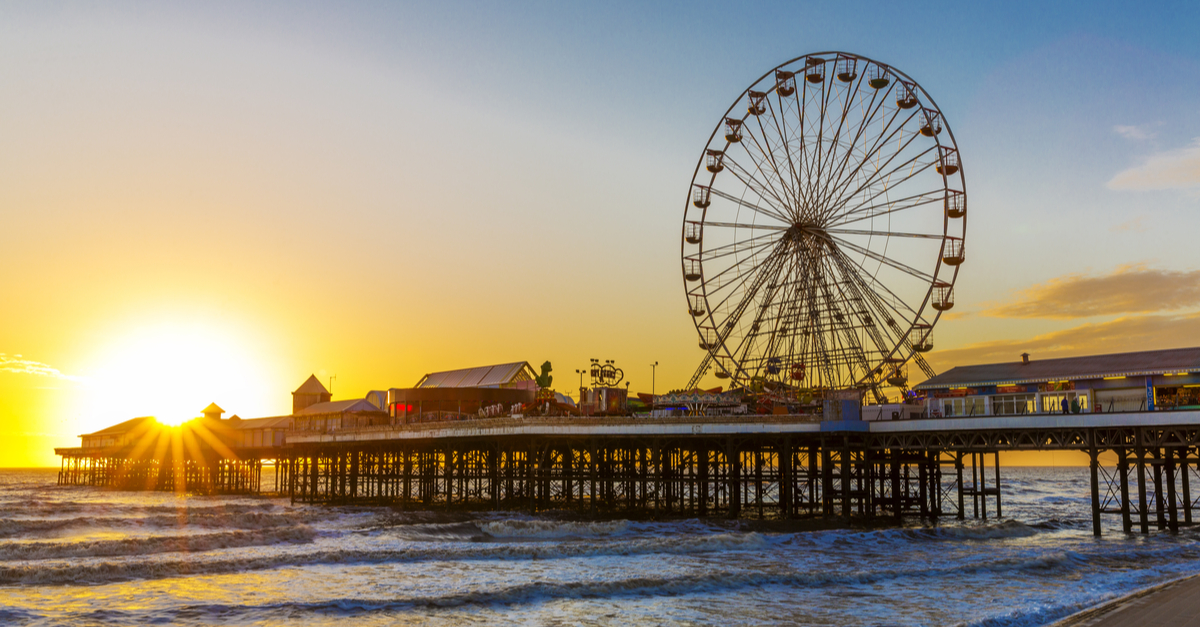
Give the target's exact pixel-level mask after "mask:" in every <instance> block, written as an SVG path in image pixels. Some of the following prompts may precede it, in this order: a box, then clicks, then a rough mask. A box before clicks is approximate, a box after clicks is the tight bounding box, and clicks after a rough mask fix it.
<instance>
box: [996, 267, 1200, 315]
mask: <svg viewBox="0 0 1200 627" xmlns="http://www.w3.org/2000/svg"><path fill="white" fill-rule="evenodd" d="M1197 305H1200V270H1193V271H1191V272H1173V271H1169V270H1155V269H1151V268H1147V267H1145V266H1143V265H1134V266H1121V267H1119V268H1117V269H1116V270H1114V271H1113V272H1112V274H1108V275H1104V276H1087V275H1082V274H1068V275H1066V276H1063V277H1059V278H1056V279H1050V280H1049V281H1047V282H1045V283H1041V284H1039V285H1034V286H1033V287H1030V288H1027V289H1024V290H1021V291H1020V292H1018V295H1017V299H1016V300H1015V301H1014V302H1009V303H1005V304H999V305H993V306H992V307H990V308H988V309H986V310H985V311H984V315H988V316H992V317H995V318H1053V319H1058V320H1069V319H1072V318H1088V317H1091V316H1112V315H1118V314H1131V313H1150V312H1155V311H1174V310H1178V309H1186V308H1188V307H1195V306H1197Z"/></svg>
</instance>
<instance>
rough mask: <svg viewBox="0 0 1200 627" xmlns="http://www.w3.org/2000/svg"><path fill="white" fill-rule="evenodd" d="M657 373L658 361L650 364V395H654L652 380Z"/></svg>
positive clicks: (653, 380)
mask: <svg viewBox="0 0 1200 627" xmlns="http://www.w3.org/2000/svg"><path fill="white" fill-rule="evenodd" d="M657 374H658V362H657V361H656V362H654V363H652V364H650V397H651V398H653V397H654V382H655V377H656V376H657Z"/></svg>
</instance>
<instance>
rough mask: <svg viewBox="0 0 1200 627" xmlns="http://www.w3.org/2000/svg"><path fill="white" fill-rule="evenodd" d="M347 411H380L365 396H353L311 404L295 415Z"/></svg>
mask: <svg viewBox="0 0 1200 627" xmlns="http://www.w3.org/2000/svg"><path fill="white" fill-rule="evenodd" d="M347 411H379V408H378V407H376V406H375V405H374V404H372V403H371V401H368V400H367V399H365V398H352V399H348V400H344V401H329V402H328V403H316V404H313V405H309V406H308V407H305V408H304V409H301V410H300V411H298V412H296V414H295V415H297V416H309V415H312V414H340V413H342V412H347Z"/></svg>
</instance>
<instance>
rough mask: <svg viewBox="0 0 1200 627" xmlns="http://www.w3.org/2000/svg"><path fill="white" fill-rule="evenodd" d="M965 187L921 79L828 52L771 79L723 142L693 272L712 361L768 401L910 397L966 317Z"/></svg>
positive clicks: (690, 206) (703, 184)
mask: <svg viewBox="0 0 1200 627" xmlns="http://www.w3.org/2000/svg"><path fill="white" fill-rule="evenodd" d="M966 206H967V205H966V187H965V182H964V179H963V173H962V166H961V163H960V161H959V158H958V147H957V145H956V144H955V141H954V136H953V134H952V133H951V132H950V128H949V126H948V125H947V124H946V122H945V119H944V117H943V115H942V113H941V111H940V110H939V109H938V108H937V105H936V104H935V103H934V102H933V99H932V98H930V97H929V95H928V93H926V92H925V90H924V89H923V88H922V87H921V86H920V85H918V84H917V82H916V81H914V80H913V79H912V78H910V77H909V76H908V75H906V74H904V73H903V72H900V71H899V70H896V69H895V68H893V67H890V66H888V65H885V64H882V63H879V62H877V61H874V60H871V59H868V58H866V57H862V56H859V55H854V54H848V53H844V52H821V53H815V54H809V55H805V56H802V57H797V58H796V59H793V60H791V61H788V62H787V63H784V64H782V65H780V66H778V67H776V68H774V69H772V70H771V71H769V72H767V73H766V74H764V75H763V76H762V77H760V78H759V79H758V80H757V81H755V82H754V83H753V84H751V85H750V87H748V88H747V89H746V90H745V91H743V92H742V94H741V95H740V96H739V97H738V98H737V99H736V100H735V101H734V103H733V105H732V106H730V107H729V110H728V111H727V112H726V113H725V116H724V118H723V119H722V121H721V122H720V123H719V124H718V125H717V128H716V129H714V131H713V133H712V135H711V136H710V137H709V140H708V143H707V145H706V146H705V150H704V152H703V153H702V155H701V157H700V161H699V162H698V164H697V166H696V170H695V174H694V175H693V177H692V185H691V187H690V188H689V190H688V198H687V205H686V209H685V211H684V219H683V238H682V239H683V241H682V244H681V249H682V254H681V256H682V264H683V275H684V286H685V290H686V295H687V301H688V309H689V312H690V313H691V315H692V317H693V320H694V322H695V325H696V330H697V331H698V333H699V335H700V347H701V348H702V349H704V350H705V351H706V355H705V358H704V361H703V363H702V364H701V366H700V368H698V369H697V371H696V374H695V375H694V376H693V378H692V380H691V381H690V382H689V385H688V387H689V388H691V387H694V386H696V384H697V383H699V381H700V379H701V378H702V377H703V376H704V374H705V372H706V371H708V370H709V367H710V366H711V365H713V364H714V362H715V365H716V368H717V370H716V374H717V376H718V377H719V378H731V379H732V382H733V383H734V384H735V385H739V386H743V387H747V388H753V389H766V390H770V389H798V388H808V389H813V390H821V389H847V388H852V387H859V388H869V389H872V390H873V391H874V392H875V394H876V397H877V398H878V397H879V392H878V389H879V388H880V387H882V386H884V385H894V386H897V387H904V386H905V383H906V379H907V375H906V368H905V364H906V363H908V362H909V361H913V360H915V361H916V362H917V363H918V365H920V366H921V368H922V369H923V370H925V371H926V372H927V373H930V374H931V373H932V371H931V370H929V368H928V365H927V364H925V362H924V360H922V359H921V358H920V353H923V352H925V351H927V350H929V349H930V348H932V340H931V335H930V333H931V331H932V329H933V326H934V325H935V324H936V323H937V320H938V318H939V317H940V315H941V313H942V312H943V311H945V310H947V309H949V308H950V307H952V306H953V302H954V296H953V290H954V283H955V280H956V278H957V276H958V267H959V264H961V263H962V261H963V260H964V258H965V255H964V249H963V243H964V236H965V229H966Z"/></svg>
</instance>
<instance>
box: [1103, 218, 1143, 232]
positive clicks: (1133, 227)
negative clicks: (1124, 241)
mask: <svg viewBox="0 0 1200 627" xmlns="http://www.w3.org/2000/svg"><path fill="white" fill-rule="evenodd" d="M1145 219H1146V216H1138V217H1136V218H1133V219H1132V220H1126V221H1124V222H1122V223H1120V224H1117V225H1114V226H1111V227H1109V229H1108V230H1110V231H1112V232H1113V233H1145V232H1146V225H1145V224H1142V222H1143V221H1144V220H1145Z"/></svg>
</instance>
